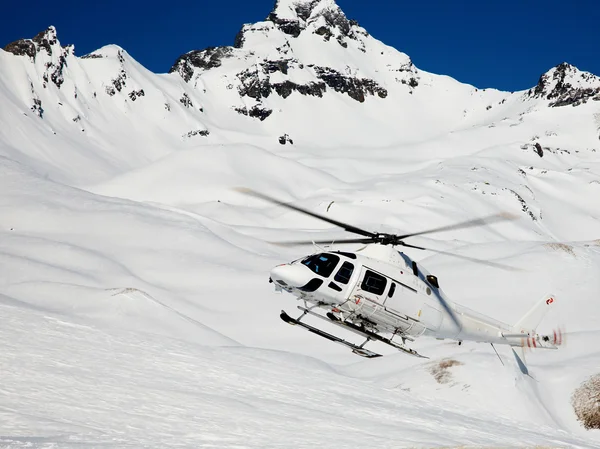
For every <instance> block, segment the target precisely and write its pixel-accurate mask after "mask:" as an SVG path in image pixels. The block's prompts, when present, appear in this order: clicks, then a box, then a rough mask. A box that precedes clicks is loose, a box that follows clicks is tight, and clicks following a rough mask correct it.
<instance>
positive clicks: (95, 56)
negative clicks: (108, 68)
mask: <svg viewBox="0 0 600 449" xmlns="http://www.w3.org/2000/svg"><path fill="white" fill-rule="evenodd" d="M102 58H104V56H102V55H101V54H100V53H88V54H87V55H83V56H81V59H102Z"/></svg>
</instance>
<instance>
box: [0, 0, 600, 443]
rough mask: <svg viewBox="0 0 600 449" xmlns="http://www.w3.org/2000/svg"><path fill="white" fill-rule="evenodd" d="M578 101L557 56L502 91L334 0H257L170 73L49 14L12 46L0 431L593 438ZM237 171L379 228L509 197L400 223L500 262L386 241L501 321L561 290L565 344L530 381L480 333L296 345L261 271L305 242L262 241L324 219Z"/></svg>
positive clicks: (156, 437)
mask: <svg viewBox="0 0 600 449" xmlns="http://www.w3.org/2000/svg"><path fill="white" fill-rule="evenodd" d="M359 19H360V18H359ZM232 38H233V36H232ZM599 100H600V79H599V78H598V77H597V76H595V75H593V74H590V73H586V72H582V71H579V70H578V69H577V68H575V67H573V66H571V65H569V64H567V63H564V64H560V65H559V66H557V67H555V68H552V69H550V70H549V71H548V72H546V73H545V74H543V75H542V76H541V77H540V80H539V82H538V84H537V85H536V86H534V87H532V88H531V89H529V90H526V91H522V92H512V93H510V92H501V91H497V90H493V89H477V88H475V87H473V86H470V85H466V84H463V83H460V82H459V81H457V80H454V79H452V78H449V77H447V76H442V75H436V74H431V73H427V72H424V71H422V70H420V69H418V68H417V67H415V66H414V64H413V63H412V62H411V60H410V57H409V56H408V55H406V54H404V53H401V52H400V51H398V50H396V49H394V48H391V47H388V46H386V45H385V44H384V43H382V42H380V41H378V40H376V39H375V38H373V37H372V36H371V35H370V34H369V33H368V32H367V30H365V29H364V28H362V27H360V26H359V25H358V23H357V22H356V21H354V20H349V19H348V18H347V17H346V16H345V14H344V13H343V12H342V11H341V10H340V8H339V7H338V6H337V5H336V4H335V2H334V1H333V0H278V1H277V2H276V5H275V8H274V10H273V11H272V12H271V13H270V14H269V15H268V16H267V18H266V19H265V20H264V21H263V22H259V23H255V24H246V25H244V26H243V27H242V28H241V30H240V32H239V33H238V35H237V37H235V40H234V45H233V46H232V47H212V48H207V49H204V50H198V51H192V52H189V53H186V54H184V55H181V56H180V57H179V58H177V59H176V60H175V63H174V65H173V67H172V69H171V70H170V73H168V74H154V73H152V72H150V71H148V70H147V69H145V68H144V67H143V66H142V65H140V64H139V63H138V62H136V61H135V60H134V59H133V58H132V57H131V56H130V55H129V54H128V53H127V52H126V51H125V50H124V49H122V48H120V47H117V46H114V45H111V46H106V47H103V48H101V49H99V50H96V51H94V52H92V53H90V54H88V55H84V56H81V57H78V56H76V55H75V47H73V46H62V45H61V43H60V42H59V40H58V37H57V30H55V29H54V28H53V27H50V28H48V29H47V30H45V31H43V32H41V33H40V34H38V35H37V36H35V37H34V38H33V39H23V40H20V41H17V42H14V43H10V44H8V45H7V46H6V47H5V48H4V50H0V124H1V125H2V126H0V313H1V316H2V326H0V335H1V337H0V338H1V341H2V342H3V350H2V351H0V365H1V366H2V369H1V370H0V385H1V387H0V417H1V418H2V419H0V435H1V436H0V445H3V446H7V447H75V446H77V447H82V446H84V447H98V446H109V447H127V446H130V447H141V446H144V447H164V446H167V445H173V444H175V443H174V442H176V444H180V445H182V446H186V447H188V446H189V447H199V446H203V445H204V446H210V445H214V446H216V445H218V446H220V447H234V446H236V447H240V446H248V447H279V446H281V445H282V444H283V445H285V446H291V447H314V446H317V445H320V446H323V447H336V448H337V447H356V446H357V445H358V444H360V445H363V446H367V447H391V446H393V447H435V446H444V447H449V446H453V445H454V446H456V445H463V446H465V447H482V446H486V447H487V446H500V447H533V446H536V445H543V446H549V447H598V446H600V436H599V435H598V431H586V430H585V429H584V428H583V427H582V426H581V424H580V423H579V422H578V421H577V418H576V416H575V414H574V412H573V409H572V407H571V404H570V401H571V395H572V393H573V391H574V390H575V388H576V387H577V386H578V385H579V384H580V383H581V382H582V381H584V380H585V379H586V378H588V377H589V376H591V375H593V374H597V373H598V366H600V365H599V362H600V352H599V351H598V349H597V343H598V341H599V340H598V338H599V336H600V326H599V325H598V323H600V306H598V302H597V298H598V294H599V293H600V277H599V276H598V273H599V272H600V243H599V240H598V239H600V232H599V229H600V226H599V225H600V200H599V199H598V198H600V101H599ZM236 186H247V187H251V188H254V189H256V190H258V191H262V192H266V193H269V194H271V195H273V196H277V197H280V198H282V199H283V200H286V201H287V200H289V201H294V203H295V204H299V205H301V206H303V207H306V208H309V209H313V210H315V211H317V212H319V213H323V214H329V215H331V216H332V217H335V218H337V219H341V220H344V221H347V222H351V223H355V224H357V225H360V226H361V227H363V228H367V229H373V230H392V229H393V230H405V231H413V230H421V229H425V228H430V227H435V226H438V225H445V224H448V223H452V222H455V221H461V220H465V219H470V218H473V217H477V216H482V215H487V214H490V213H495V212H498V211H508V212H512V213H516V214H519V216H520V217H521V218H520V219H519V220H517V221H515V222H510V223H505V224H499V225H494V226H492V227H488V228H477V229H472V230H461V231H453V232H448V233H446V234H439V235H435V236H432V237H431V238H428V237H427V238H426V237H417V238H414V239H413V240H411V243H414V244H419V243H422V244H423V245H425V246H430V247H433V248H438V249H440V250H446V251H451V252H457V253H459V254H462V255H465V256H472V257H477V258H484V259H490V260H499V261H501V262H502V263H503V264H509V265H513V266H515V267H517V268H519V269H520V271H517V272H502V271H497V270H495V269H493V268H490V267H487V266H480V265H476V264H473V263H470V262H465V261H462V260H459V261H458V262H457V260H455V259H452V258H451V257H448V256H444V255H436V254H432V253H428V252H425V253H424V254H423V253H420V254H419V253H417V252H416V251H417V250H410V249H407V252H408V253H409V254H410V255H411V256H412V257H415V258H416V259H419V260H422V263H423V264H424V266H426V267H427V268H428V269H429V270H430V271H433V272H435V273H436V275H438V277H439V279H440V282H441V283H442V285H443V288H444V290H445V291H446V292H447V293H448V294H449V296H450V297H451V298H452V299H453V300H455V301H457V302H459V303H461V304H464V305H466V306H468V307H471V308H473V309H475V310H478V311H480V312H483V313H486V314H489V315H491V316H493V317H495V318H497V319H500V320H502V321H506V322H509V323H514V322H516V320H517V319H518V318H519V317H520V316H521V315H522V314H523V312H524V311H525V310H526V309H528V308H529V305H530V304H531V303H532V302H533V301H535V300H536V299H538V298H539V297H541V296H542V295H544V294H546V293H549V292H552V293H554V294H556V295H557V298H558V301H559V303H558V306H557V309H556V312H555V314H554V315H552V316H549V317H548V318H547V320H546V322H545V323H544V326H546V327H547V328H548V329H551V328H552V327H554V326H556V325H562V326H564V327H566V329H567V331H568V332H569V341H568V345H567V346H566V347H565V348H563V349H561V350H559V351H555V352H552V353H551V354H546V353H539V352H533V353H530V354H528V355H527V362H528V366H529V371H530V374H531V377H527V376H523V375H522V373H521V372H520V371H519V369H518V367H517V366H516V365H515V362H514V360H513V359H512V358H511V353H510V352H508V351H502V348H499V351H500V355H501V357H502V359H503V361H504V364H505V365H504V367H503V366H502V365H501V364H500V361H499V360H498V358H497V357H496V354H495V353H494V352H493V350H492V349H491V348H487V347H482V346H479V345H476V344H472V345H469V344H464V345H462V346H456V345H454V344H451V343H449V342H438V341H428V340H418V341H417V342H416V345H417V348H418V349H419V351H420V352H422V353H425V354H426V355H428V356H430V357H431V360H428V361H422V360H417V359H409V358H407V357H406V356H404V355H402V354H396V353H394V352H393V351H388V352H386V357H383V358H381V359H377V360H361V359H358V360H357V359H356V356H354V355H352V354H347V353H346V352H344V350H343V349H341V348H340V347H338V346H337V345H329V344H323V343H322V342H321V341H315V340H318V339H317V338H316V337H314V336H312V335H304V333H302V332H299V331H297V330H295V329H294V328H291V327H289V326H287V325H285V323H283V322H281V321H280V320H279V318H278V314H279V311H280V310H281V309H282V308H285V309H286V310H288V311H289V312H290V313H291V312H292V311H293V310H294V306H295V305H296V304H295V302H294V301H293V300H292V299H291V297H286V296H277V295H275V293H273V292H272V291H271V289H270V286H269V284H268V282H267V273H268V270H269V269H270V268H271V267H272V266H273V265H276V264H278V263H281V262H285V261H288V260H292V259H295V258H297V257H299V256H301V255H302V254H304V253H306V252H309V251H311V249H307V248H306V247H304V248H282V247H278V246H274V245H271V244H269V243H267V242H268V241H273V240H286V239H299V238H309V237H314V236H318V237H319V238H322V237H324V236H327V237H329V236H331V237H332V239H335V238H337V237H340V236H342V235H343V234H342V232H341V231H339V230H336V229H334V228H328V227H327V226H326V225H324V224H323V223H320V222H315V221H314V220H313V219H311V218H310V217H304V216H298V215H297V214H295V213H293V212H291V211H287V210H282V209H281V208H277V207H272V206H268V205H267V204H265V203H263V202H260V201H258V200H249V199H248V198H247V197H244V196H242V195H241V194H239V193H238V192H236V191H235V190H233V189H232V188H233V187H236ZM350 249H353V248H350ZM411 251H412V252H411ZM348 337H349V339H351V337H352V336H351V335H350V336H348ZM377 349H378V350H381V351H383V352H385V351H386V349H385V348H379V347H378V348H377ZM446 359H451V360H454V361H455V362H451V363H450V362H448V363H446V362H443V361H444V360H446ZM442 362H443V363H442ZM440 370H441V371H440Z"/></svg>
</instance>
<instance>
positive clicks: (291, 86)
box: [273, 81, 327, 98]
mask: <svg viewBox="0 0 600 449" xmlns="http://www.w3.org/2000/svg"><path fill="white" fill-rule="evenodd" d="M273 89H275V92H277V94H278V95H279V96H280V97H283V98H287V97H289V96H290V95H291V94H292V92H293V91H297V92H299V93H301V94H302V95H311V96H313V97H319V98H322V97H323V94H324V93H325V91H326V90H327V86H326V85H325V83H324V82H319V83H308V84H296V83H294V82H292V81H284V82H282V83H276V84H273Z"/></svg>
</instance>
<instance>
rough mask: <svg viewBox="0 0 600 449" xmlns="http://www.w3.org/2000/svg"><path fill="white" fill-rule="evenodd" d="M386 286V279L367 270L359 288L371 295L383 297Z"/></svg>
mask: <svg viewBox="0 0 600 449" xmlns="http://www.w3.org/2000/svg"><path fill="white" fill-rule="evenodd" d="M386 285H387V279H386V278H384V277H383V276H381V275H380V274H377V273H374V272H372V271H371V270H367V271H366V273H365V278H364V279H363V281H362V284H361V286H360V288H362V289H363V290H364V291H366V292H369V293H373V294H375V295H383V292H384V291H385V286H386Z"/></svg>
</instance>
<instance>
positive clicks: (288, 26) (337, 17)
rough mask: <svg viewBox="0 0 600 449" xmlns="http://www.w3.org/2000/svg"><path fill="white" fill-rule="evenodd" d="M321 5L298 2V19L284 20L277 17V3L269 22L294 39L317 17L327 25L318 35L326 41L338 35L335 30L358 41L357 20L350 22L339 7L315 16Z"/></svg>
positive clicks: (314, 0)
mask: <svg viewBox="0 0 600 449" xmlns="http://www.w3.org/2000/svg"><path fill="white" fill-rule="evenodd" d="M319 3H320V0H313V1H309V2H306V1H304V2H298V3H296V4H294V10H295V12H296V15H297V17H298V19H284V18H281V17H279V16H278V15H277V10H278V6H279V2H278V1H276V2H275V8H274V10H273V11H272V12H271V13H270V14H269V16H268V17H267V20H268V21H270V22H273V23H274V24H275V26H277V28H279V29H280V30H281V31H282V32H284V33H285V34H288V35H290V36H292V37H298V36H299V35H300V33H301V32H302V31H303V30H304V29H305V28H306V26H307V24H308V23H310V22H311V21H313V20H314V19H315V18H317V17H322V18H324V19H325V22H326V24H327V25H325V26H321V27H319V28H318V30H317V31H316V33H317V34H319V35H322V36H323V38H324V39H325V40H329V39H330V38H331V36H332V35H334V34H338V33H334V32H333V29H334V28H336V29H337V30H338V32H339V34H340V35H341V37H348V38H350V39H357V34H358V33H357V32H355V29H357V28H358V22H356V21H355V20H348V19H347V18H346V16H345V14H344V13H343V12H342V10H341V9H340V8H339V7H337V6H334V7H330V8H325V9H323V10H322V11H321V12H320V13H319V14H314V9H315V7H316V6H317V5H318V4H319ZM361 34H363V33H361ZM339 42H340V45H342V46H347V44H346V43H345V42H343V40H339ZM344 44H345V45H344Z"/></svg>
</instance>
